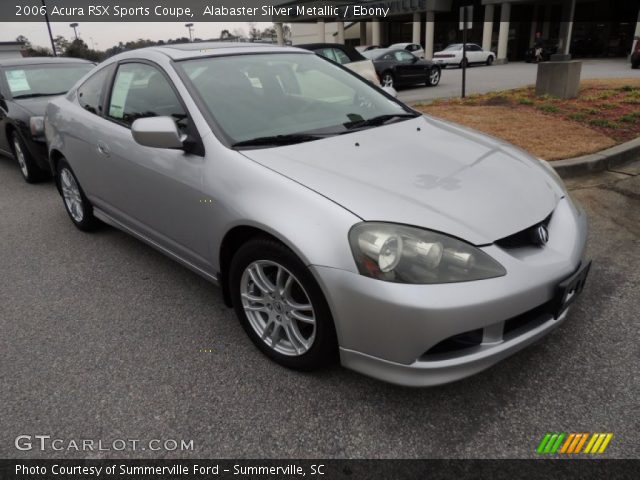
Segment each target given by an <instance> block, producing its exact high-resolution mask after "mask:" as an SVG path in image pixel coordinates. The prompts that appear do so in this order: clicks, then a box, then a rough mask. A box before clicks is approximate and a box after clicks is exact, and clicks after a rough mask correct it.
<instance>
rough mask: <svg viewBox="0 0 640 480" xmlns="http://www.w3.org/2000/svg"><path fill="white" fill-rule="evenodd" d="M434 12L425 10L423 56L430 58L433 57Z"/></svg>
mask: <svg viewBox="0 0 640 480" xmlns="http://www.w3.org/2000/svg"><path fill="white" fill-rule="evenodd" d="M435 23H436V14H435V12H427V21H426V22H425V24H424V26H425V33H424V58H426V59H427V60H431V59H432V58H433V37H434V35H435Z"/></svg>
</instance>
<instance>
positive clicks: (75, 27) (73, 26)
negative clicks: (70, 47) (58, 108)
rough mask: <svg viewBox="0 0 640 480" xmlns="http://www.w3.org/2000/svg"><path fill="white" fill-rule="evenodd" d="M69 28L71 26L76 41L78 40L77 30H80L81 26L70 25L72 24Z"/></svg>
mask: <svg viewBox="0 0 640 480" xmlns="http://www.w3.org/2000/svg"><path fill="white" fill-rule="evenodd" d="M69 26H70V27H71V28H73V33H74V34H75V36H76V40H78V30H77V29H78V26H79V24H77V23H70V24H69Z"/></svg>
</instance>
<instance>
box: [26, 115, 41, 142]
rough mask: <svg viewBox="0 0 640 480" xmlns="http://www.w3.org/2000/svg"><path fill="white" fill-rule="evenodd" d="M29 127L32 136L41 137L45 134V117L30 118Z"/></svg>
mask: <svg viewBox="0 0 640 480" xmlns="http://www.w3.org/2000/svg"><path fill="white" fill-rule="evenodd" d="M29 128H30V129H31V136H32V137H41V136H42V135H44V117H31V118H30V119H29Z"/></svg>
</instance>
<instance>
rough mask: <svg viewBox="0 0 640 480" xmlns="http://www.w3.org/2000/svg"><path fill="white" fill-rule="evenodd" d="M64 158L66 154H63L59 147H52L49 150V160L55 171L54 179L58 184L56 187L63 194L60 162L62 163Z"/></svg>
mask: <svg viewBox="0 0 640 480" xmlns="http://www.w3.org/2000/svg"><path fill="white" fill-rule="evenodd" d="M63 158H64V155H63V154H62V152H61V151H60V150H57V149H55V148H54V149H52V150H51V151H50V152H49V162H50V163H51V169H52V172H53V181H54V183H55V185H56V188H57V189H58V193H60V194H61V195H62V189H61V188H60V180H59V179H58V175H57V172H58V164H59V163H60V160H62V159H63Z"/></svg>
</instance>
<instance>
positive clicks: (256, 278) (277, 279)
mask: <svg viewBox="0 0 640 480" xmlns="http://www.w3.org/2000/svg"><path fill="white" fill-rule="evenodd" d="M240 297H241V299H242V308H243V310H244V312H245V314H246V316H247V319H248V320H249V324H250V325H251V328H253V330H254V331H255V333H256V334H257V335H258V336H259V337H260V339H262V341H263V342H264V343H265V344H266V345H267V346H269V347H270V348H271V349H273V350H275V351H276V352H278V353H280V354H282V355H287V356H292V357H293V356H300V355H304V354H305V353H306V352H308V351H309V349H310V348H311V347H312V346H313V342H314V340H315V336H316V314H315V310H314V307H313V304H312V303H311V300H310V297H309V295H308V294H307V292H306V291H305V289H304V287H303V286H302V284H301V283H300V281H299V280H298V279H297V278H296V277H295V275H293V274H292V273H291V272H290V271H289V270H287V269H286V268H284V267H283V266H282V265H280V264H278V263H276V262H274V261H271V260H259V261H255V262H253V263H251V264H249V265H248V266H247V267H246V268H245V270H244V272H243V274H242V278H241V281H240Z"/></svg>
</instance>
